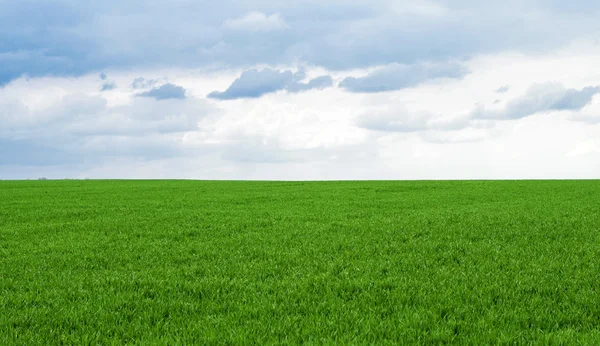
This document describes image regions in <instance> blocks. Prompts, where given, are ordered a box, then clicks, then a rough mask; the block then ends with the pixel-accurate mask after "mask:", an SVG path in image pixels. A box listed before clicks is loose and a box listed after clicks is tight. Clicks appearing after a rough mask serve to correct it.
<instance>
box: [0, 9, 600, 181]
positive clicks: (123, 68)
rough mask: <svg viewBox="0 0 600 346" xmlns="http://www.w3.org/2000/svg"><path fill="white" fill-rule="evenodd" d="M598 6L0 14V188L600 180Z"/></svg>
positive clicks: (18, 11)
mask: <svg viewBox="0 0 600 346" xmlns="http://www.w3.org/2000/svg"><path fill="white" fill-rule="evenodd" d="M599 64H600V2H598V1H591V0H574V1H562V0H504V1H494V2H488V1H478V0H437V1H436V0H431V1H429V0H422V1H401V0H400V1H399V0H371V1H354V0H299V1H294V2H287V1H274V0H249V1H239V0H238V1H231V0H221V1H218V2H208V1H197V0H170V1H165V0H160V1H159V0H144V1H140V0H130V1H116V0H105V1H94V2H89V1H80V0H20V1H13V0H0V179H25V178H30V179H35V178H38V177H42V176H43V177H47V178H186V179H188V178H189V179H289V180H296V179H309V180H322V179H498V178H506V179H521V178H523V179H531V178H544V179H545V178H599V177H600V67H599Z"/></svg>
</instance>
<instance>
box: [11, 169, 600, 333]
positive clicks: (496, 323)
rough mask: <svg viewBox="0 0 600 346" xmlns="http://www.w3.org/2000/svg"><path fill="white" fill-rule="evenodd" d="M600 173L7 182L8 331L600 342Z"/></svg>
mask: <svg viewBox="0 0 600 346" xmlns="http://www.w3.org/2000/svg"><path fill="white" fill-rule="evenodd" d="M599 299H600V181H506V182H499V181H498V182H492V181H488V182H484V181H471V182H306V183H302V182H298V183H289V182H199V181H22V182H7V181H5V182H0V344H2V345H7V344H13V343H18V344H23V343H25V344H56V343H60V342H64V343H67V344H82V343H86V344H87V343H94V344H96V343H102V344H110V343H116V344H122V343H141V344H192V343H193V344H210V343H216V344H240V343H244V344H249V343H256V344H267V343H301V342H308V343H316V344H327V343H340V344H365V343H376V344H382V343H386V342H387V343H397V342H405V343H435V342H451V343H460V344H465V343H468V344H484V343H501V342H510V343H515V342H516V343H525V342H536V343H537V342H539V343H563V342H564V343H573V342H575V343H584V344H589V343H596V344H597V343H598V342H600V300H599Z"/></svg>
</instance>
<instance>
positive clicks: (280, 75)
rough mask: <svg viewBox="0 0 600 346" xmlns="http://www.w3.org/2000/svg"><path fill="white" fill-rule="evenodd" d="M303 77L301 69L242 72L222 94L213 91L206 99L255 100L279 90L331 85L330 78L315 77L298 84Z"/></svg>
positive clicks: (319, 87) (303, 73) (302, 89)
mask: <svg viewBox="0 0 600 346" xmlns="http://www.w3.org/2000/svg"><path fill="white" fill-rule="evenodd" d="M303 77H305V71H304V70H303V69H300V70H299V71H298V72H297V73H293V72H292V71H290V70H285V71H280V70H273V69H270V68H265V69H263V70H256V69H251V70H247V71H244V72H243V73H242V75H241V76H240V77H239V78H237V79H236V80H235V81H233V83H232V84H231V85H230V86H229V87H228V88H227V90H225V91H223V92H220V91H214V92H212V93H210V94H209V95H208V97H210V98H214V99H219V100H233V99H239V98H257V97H260V96H262V95H265V94H269V93H273V92H276V91H280V90H286V91H288V92H301V91H306V90H310V89H323V88H327V87H329V86H331V85H333V80H332V78H331V77H330V76H321V77H317V78H315V79H312V80H310V81H309V82H308V83H301V82H299V79H300V78H303Z"/></svg>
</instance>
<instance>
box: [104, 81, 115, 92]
mask: <svg viewBox="0 0 600 346" xmlns="http://www.w3.org/2000/svg"><path fill="white" fill-rule="evenodd" d="M116 88H117V83H115V82H114V81H110V82H106V83H104V84H102V85H101V86H100V91H109V90H114V89H116Z"/></svg>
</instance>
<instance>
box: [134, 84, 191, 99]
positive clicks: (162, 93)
mask: <svg viewBox="0 0 600 346" xmlns="http://www.w3.org/2000/svg"><path fill="white" fill-rule="evenodd" d="M137 96H141V97H152V98H154V99H156V100H169V99H185V98H186V90H185V88H183V87H181V86H179V85H175V84H171V83H167V84H163V85H161V86H159V87H156V88H154V89H152V90H149V91H146V92H143V93H139V94H137Z"/></svg>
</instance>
